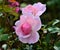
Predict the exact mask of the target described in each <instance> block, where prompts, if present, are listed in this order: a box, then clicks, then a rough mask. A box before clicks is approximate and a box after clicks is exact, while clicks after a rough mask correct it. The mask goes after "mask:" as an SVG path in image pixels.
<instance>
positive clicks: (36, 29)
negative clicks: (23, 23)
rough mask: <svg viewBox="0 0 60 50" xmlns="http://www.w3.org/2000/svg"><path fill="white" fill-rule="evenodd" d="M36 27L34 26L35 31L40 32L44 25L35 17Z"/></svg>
mask: <svg viewBox="0 0 60 50" xmlns="http://www.w3.org/2000/svg"><path fill="white" fill-rule="evenodd" d="M34 19H35V22H34V23H35V25H34V26H33V30H34V31H38V30H39V29H41V26H42V23H41V19H40V18H39V17H35V18H34Z"/></svg>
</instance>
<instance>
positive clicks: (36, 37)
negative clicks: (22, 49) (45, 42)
mask: <svg viewBox="0 0 60 50" xmlns="http://www.w3.org/2000/svg"><path fill="white" fill-rule="evenodd" d="M19 40H20V41H21V42H22V43H28V44H34V43H36V42H38V40H39V34H38V33H37V32H35V33H32V35H31V36H30V37H29V38H20V37H19Z"/></svg>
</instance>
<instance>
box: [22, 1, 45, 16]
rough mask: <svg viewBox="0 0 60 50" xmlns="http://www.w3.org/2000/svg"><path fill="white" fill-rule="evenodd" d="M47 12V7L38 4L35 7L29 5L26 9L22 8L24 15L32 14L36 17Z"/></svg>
mask: <svg viewBox="0 0 60 50" xmlns="http://www.w3.org/2000/svg"><path fill="white" fill-rule="evenodd" d="M45 10H46V5H45V4H42V3H40V2H38V3H35V4H33V5H28V6H26V7H25V8H22V13H23V14H26V13H31V14H33V15H35V16H40V15H42V14H43V13H44V12H45Z"/></svg>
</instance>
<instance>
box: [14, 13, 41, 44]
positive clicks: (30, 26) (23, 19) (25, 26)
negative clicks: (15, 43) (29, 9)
mask: <svg viewBox="0 0 60 50" xmlns="http://www.w3.org/2000/svg"><path fill="white" fill-rule="evenodd" d="M41 25H42V24H41V20H40V18H39V17H35V16H33V15H31V14H24V15H21V16H20V20H18V21H16V23H15V26H14V29H15V32H16V34H17V36H18V38H19V40H20V41H21V42H22V43H28V44H33V43H36V42H37V41H38V40H39V34H38V32H37V31H38V30H39V29H40V28H41Z"/></svg>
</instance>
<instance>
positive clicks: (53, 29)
mask: <svg viewBox="0 0 60 50" xmlns="http://www.w3.org/2000/svg"><path fill="white" fill-rule="evenodd" d="M48 31H49V32H50V33H56V32H59V31H60V28H58V27H49V28H48Z"/></svg>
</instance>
